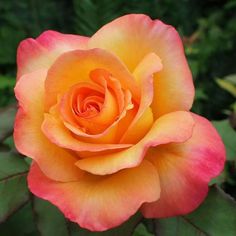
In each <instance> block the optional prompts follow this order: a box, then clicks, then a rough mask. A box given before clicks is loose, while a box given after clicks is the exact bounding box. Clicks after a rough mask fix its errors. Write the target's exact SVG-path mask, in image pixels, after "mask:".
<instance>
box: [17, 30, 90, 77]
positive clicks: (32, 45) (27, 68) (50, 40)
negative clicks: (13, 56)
mask: <svg viewBox="0 0 236 236" xmlns="http://www.w3.org/2000/svg"><path fill="white" fill-rule="evenodd" d="M87 41H88V38H87V37H83V36H79V35H72V34H61V33H59V32H56V31H52V30H48V31H45V32H44V33H42V34H41V35H40V36H39V37H38V38H36V39H32V38H29V39H25V40H23V41H22V42H21V43H20V45H19V47H18V50H17V65H18V71H17V78H18V79H19V78H20V77H21V76H22V75H24V74H27V73H31V72H33V71H35V70H39V69H48V68H49V67H50V65H52V63H53V62H54V61H55V60H56V58H57V57H58V56H59V55H60V54H61V53H63V52H67V51H71V50H75V49H85V48H86V47H87Z"/></svg>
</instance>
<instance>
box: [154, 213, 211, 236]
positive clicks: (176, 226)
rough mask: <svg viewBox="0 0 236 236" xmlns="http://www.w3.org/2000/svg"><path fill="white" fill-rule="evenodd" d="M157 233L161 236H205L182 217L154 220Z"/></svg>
mask: <svg viewBox="0 0 236 236" xmlns="http://www.w3.org/2000/svg"><path fill="white" fill-rule="evenodd" d="M155 228H156V230H155V231H156V232H157V235H161V236H177V235H181V236H206V235H207V234H206V233H205V232H203V231H201V230H199V229H198V228H196V227H195V226H194V225H192V224H191V223H189V222H188V221H187V220H186V219H184V218H182V217H173V218H167V219H160V220H156V221H155Z"/></svg>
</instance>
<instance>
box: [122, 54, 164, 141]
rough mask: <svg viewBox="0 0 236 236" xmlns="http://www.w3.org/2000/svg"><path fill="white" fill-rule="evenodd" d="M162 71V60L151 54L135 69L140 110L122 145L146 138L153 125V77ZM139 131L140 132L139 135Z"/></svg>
mask: <svg viewBox="0 0 236 236" xmlns="http://www.w3.org/2000/svg"><path fill="white" fill-rule="evenodd" d="M161 69H162V64H161V60H160V58H159V57H158V56H157V55H155V54H154V53H150V54H148V55H147V56H145V57H144V59H143V60H142V61H141V62H140V63H139V64H138V66H137V67H136V68H135V70H134V72H133V75H134V78H135V79H136V81H137V83H138V85H139V87H140V88H141V99H140V104H139V109H138V112H137V114H136V116H135V117H134V119H133V121H132V122H131V123H130V125H129V128H128V129H127V131H126V132H125V133H124V134H123V137H122V138H121V141H120V142H121V143H133V142H137V140H140V138H142V137H144V136H145V134H146V133H147V131H148V130H149V128H150V127H151V125H152V123H153V115H152V111H151V109H150V107H149V106H150V105H151V103H152V101H153V76H154V74H155V73H156V72H159V71H160V70H161ZM137 131H139V132H138V133H137Z"/></svg>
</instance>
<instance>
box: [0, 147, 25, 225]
mask: <svg viewBox="0 0 236 236" xmlns="http://www.w3.org/2000/svg"><path fill="white" fill-rule="evenodd" d="M27 170H28V166H27V164H26V163H25V162H24V160H23V158H22V157H19V156H17V155H16V154H12V153H5V152H0V222H3V221H4V220H6V219H7V218H8V217H9V216H10V215H11V214H12V213H13V212H15V211H16V210H17V209H18V208H19V207H20V206H22V205H23V204H25V203H26V202H27V201H28V200H29V192H28V188H27V183H26V174H27Z"/></svg>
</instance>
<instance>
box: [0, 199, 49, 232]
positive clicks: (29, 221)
mask: <svg viewBox="0 0 236 236" xmlns="http://www.w3.org/2000/svg"><path fill="white" fill-rule="evenodd" d="M0 235H2V236H41V235H40V234H39V233H38V230H37V228H36V225H35V222H34V215H33V211H32V207H31V203H27V204H26V205H25V206H23V207H22V208H21V209H19V210H18V211H17V212H16V213H15V214H13V215H12V216H11V217H9V219H8V220H7V221H5V222H4V223H2V224H0ZM52 236H53V235H52Z"/></svg>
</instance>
